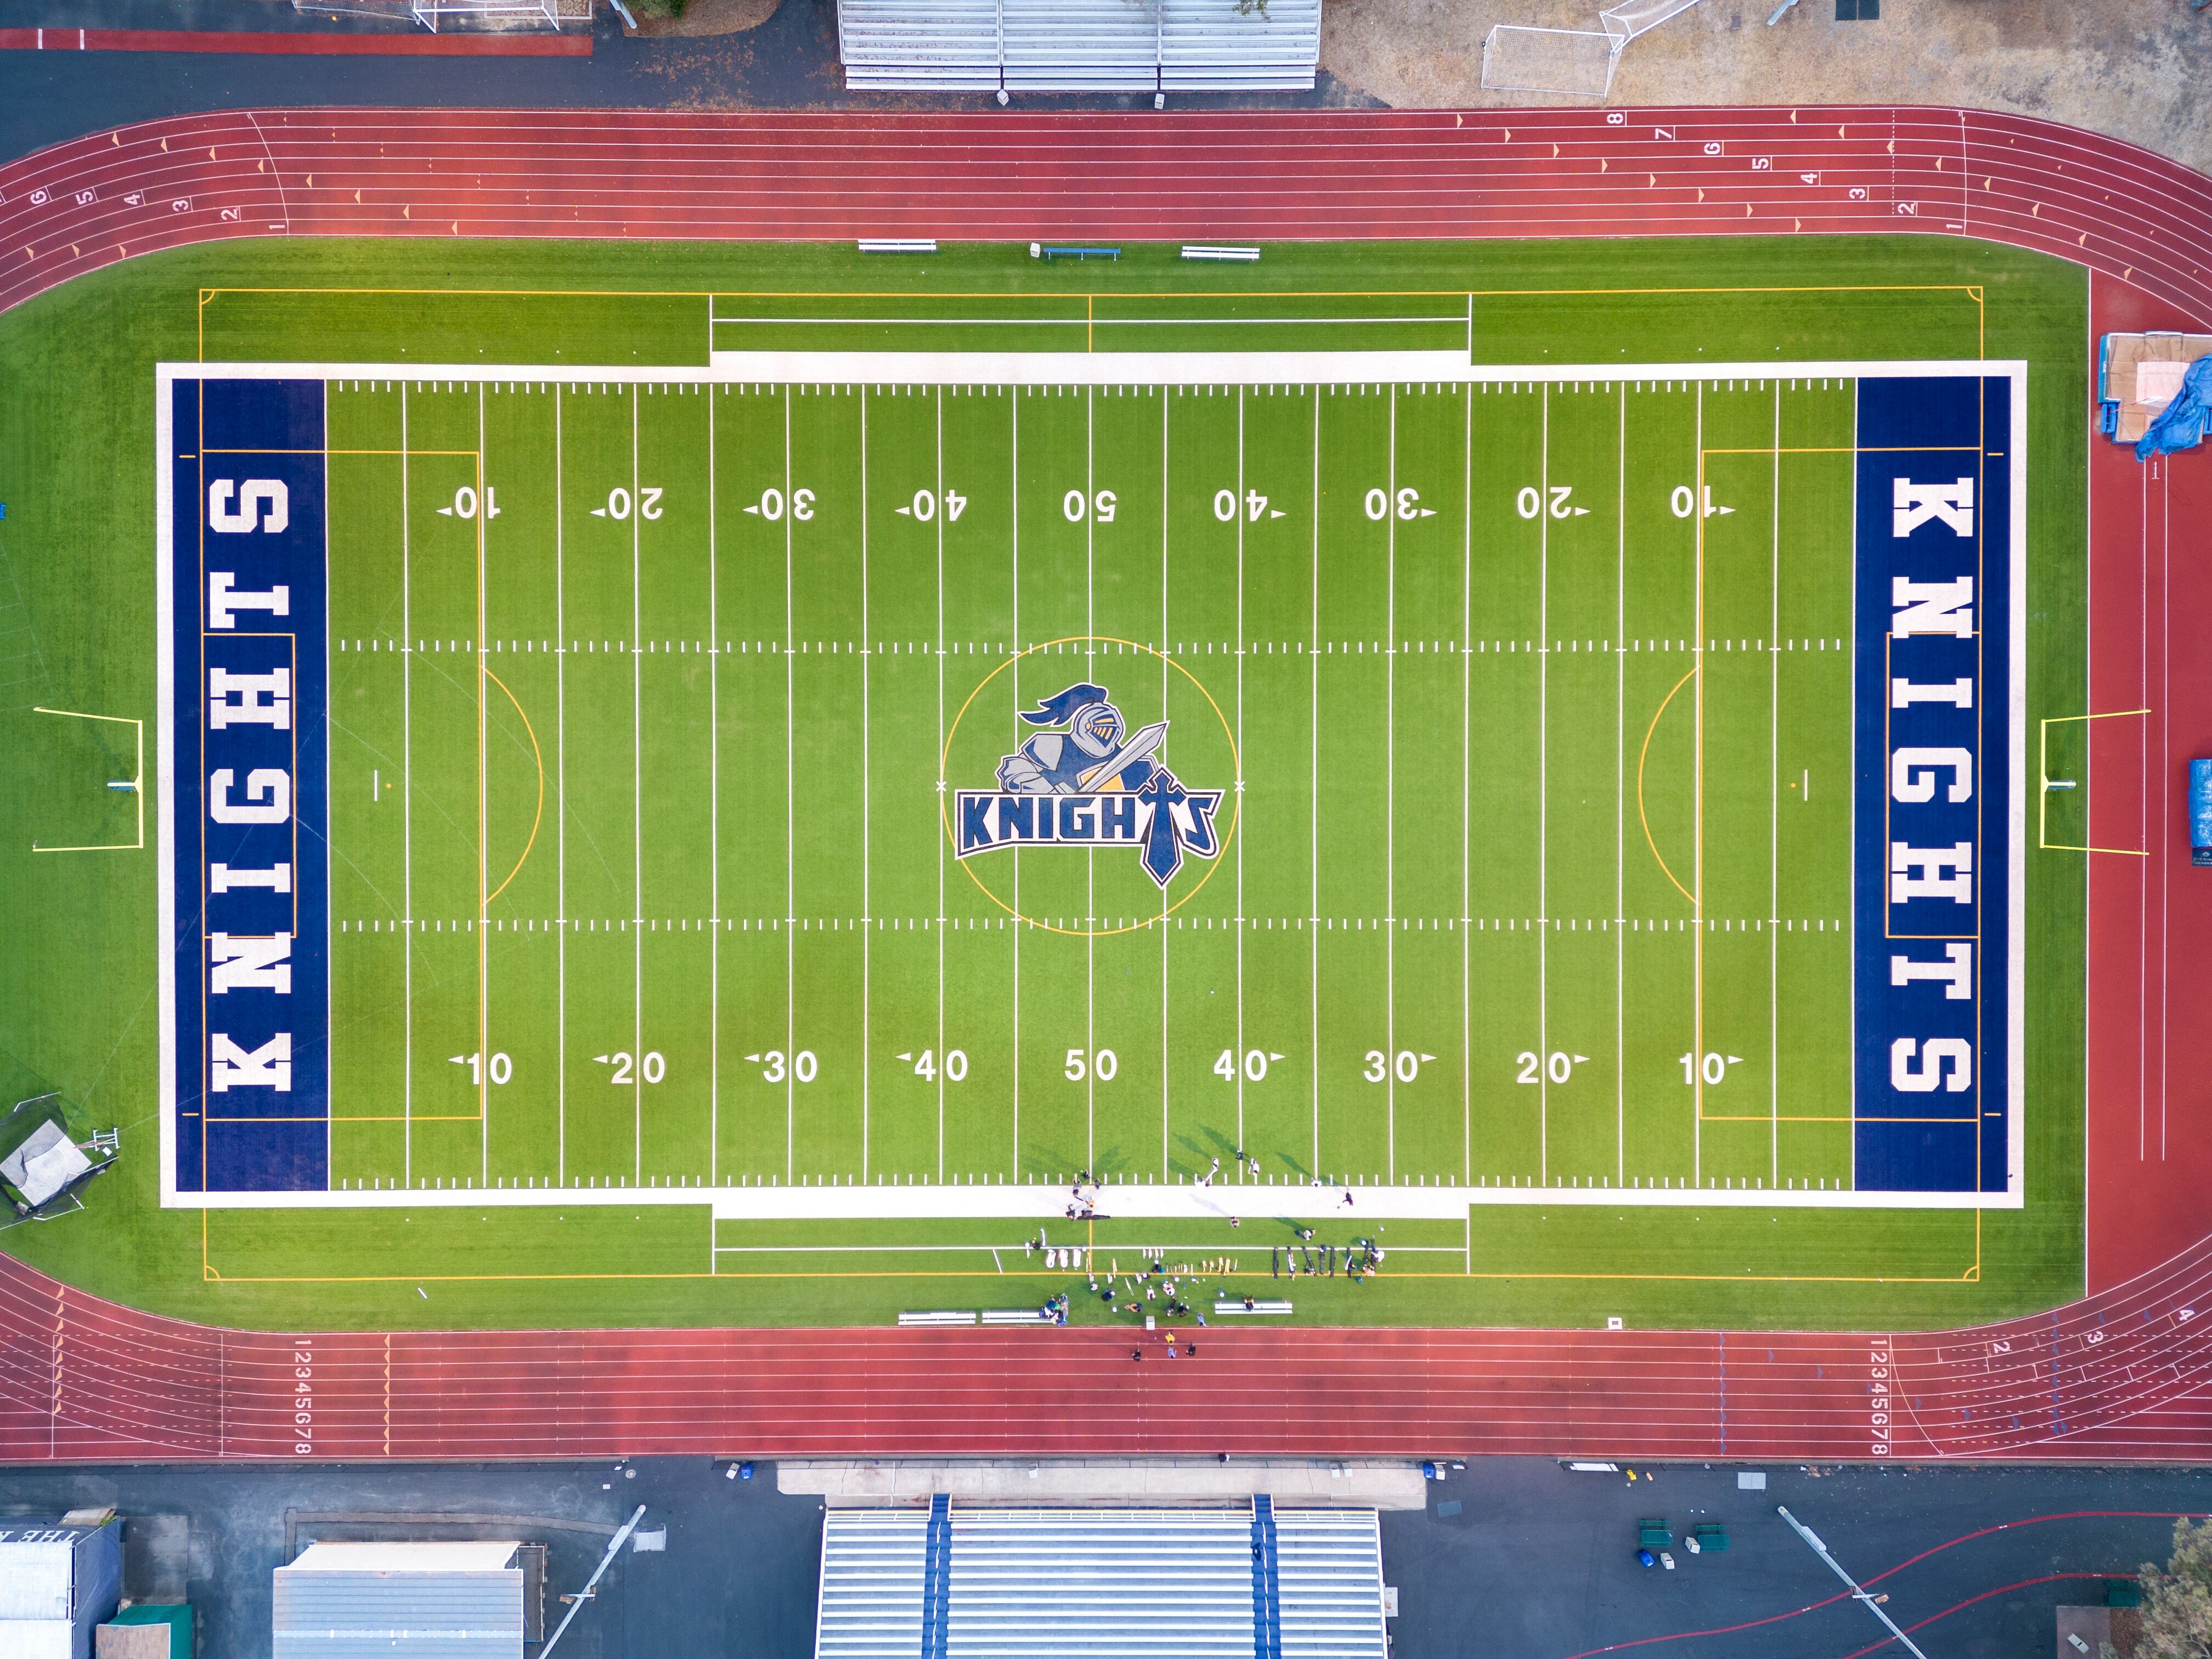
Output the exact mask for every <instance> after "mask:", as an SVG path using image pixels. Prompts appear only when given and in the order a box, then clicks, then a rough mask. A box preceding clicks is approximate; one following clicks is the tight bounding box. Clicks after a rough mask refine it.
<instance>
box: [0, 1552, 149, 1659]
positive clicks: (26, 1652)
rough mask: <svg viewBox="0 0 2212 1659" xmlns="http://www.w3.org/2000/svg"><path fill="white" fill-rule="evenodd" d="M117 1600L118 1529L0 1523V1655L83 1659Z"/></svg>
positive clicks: (120, 1581) (24, 1658)
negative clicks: (95, 1631)
mask: <svg viewBox="0 0 2212 1659" xmlns="http://www.w3.org/2000/svg"><path fill="white" fill-rule="evenodd" d="M122 1600H123V1528H122V1527H121V1526H120V1525H119V1524H118V1522H114V1521H112V1520H110V1521H107V1522H102V1523H100V1524H98V1525H94V1526H72V1525H70V1524H69V1523H68V1522H63V1521H20V1520H17V1521H7V1522H0V1654H5V1655H7V1656H8V1659H91V1654H92V1647H93V1634H92V1633H93V1631H94V1629H95V1628H96V1627H97V1626H99V1625H100V1622H101V1621H102V1620H106V1619H109V1618H112V1617H113V1615H114V1613H115V1609H116V1608H117V1607H119V1606H120V1605H121V1604H122Z"/></svg>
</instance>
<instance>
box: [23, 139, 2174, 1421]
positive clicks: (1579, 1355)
mask: <svg viewBox="0 0 2212 1659" xmlns="http://www.w3.org/2000/svg"><path fill="white" fill-rule="evenodd" d="M1896 231H1922V232H1930V233H1937V234H1942V233H1951V234H1967V235H1972V236H1976V237H1980V238H1983V239H1985V240H1992V241H1998V242H2005V243H2009V244H2012V245H2014V246H2021V247H2026V248H2031V249H2033V250H2036V251H2039V252H2047V253H2052V254H2057V255H2059V256H2061V257H2063V258H2069V259H2072V260H2075V261H2077V262H2078V263H2081V264H2085V265H2087V266H2088V267H2089V268H2090V269H2091V270H2093V271H2095V272H2097V273H2099V276H2100V280H2099V281H2098V282H2097V283H2096V285H2095V289H2094V293H2093V307H2094V311H2095V315H2096V320H2097V323H2098V325H2099V326H2100V327H2104V326H2123V327H2128V326H2141V325H2145V324H2155V325H2159V326H2164V327H2175V326H2183V325H2197V326H2202V325H2204V323H2205V322H2206V320H2207V319H2212V181H2208V180H2207V179H2205V178H2204V177H2203V176H2202V175H2200V174H2197V173H2191V172H2190V171H2189V170H2187V169H2186V168H2184V167H2179V166H2178V165H2176V164H2174V163H2172V162H2170V161H2165V160H2163V159H2161V158H2160V157H2157V156H2154V155H2150V154H2148V153H2147V152H2145V151H2142V150H2140V149H2134V148H2132V147H2130V146H2128V145H2125V144H2122V143H2116V142H2114V141H2112V140H2110V139H2106V138H2100V137H2093V136H2092V135H2089V134H2087V133H2082V132H2079V131H2074V130H2072V129H2069V128H2065V127H2060V126H2057V125H2051V124H2050V123H2046V122H2039V121H2033V120H2028V119H2024V118H2018V117H2011V116H1993V115H1984V114H1978V113H1973V112H1960V111H1948V110H1931V109H1889V108H1866V109H1841V110H1838V109H1818V110H1798V111H1795V112H1791V111H1786V110H1781V111H1776V110H1767V111H1759V110H1726V111H1715V110H1680V111H1635V112H1602V111H1587V110H1576V111H1518V112H1511V113H1510V114H1498V113H1491V112H1485V113H1481V114H1479V115H1455V114H1452V113H1449V112H1443V113H1412V114H1407V113H1396V112H1383V113H1370V112H1331V113H1322V114H1299V115H1273V114H1267V115H1228V114H1214V115H1187V116H1186V115H1159V114H1153V115H1143V116H1118V115H1105V116H1051V117H1047V116H1025V115H1007V114H987V115H976V116H959V115H954V116H933V115H865V116H862V115H850V116H824V117H806V116H792V115H734V116H680V115H667V114H659V113H640V112H599V113H575V112H559V113H550V112H548V113H538V112H520V113H508V112H497V113H494V112H450V111H406V112H398V111H375V110H353V111H343V112H304V111H281V112H240V113H235V114H220V115H207V116H193V117H182V118H175V119H172V120H166V121H159V122H151V123H148V124H146V125H142V126H137V127H133V128H131V129H128V130H126V131H118V132H114V133H102V134H98V135H95V136H94V137H88V138H85V139H81V140H77V141H76V142H74V143H69V144H64V145H59V146H57V147H55V148H54V149H49V150H46V151H43V152H41V153H40V154H39V155H33V156H30V157H27V158H26V159H25V160H23V161H19V162H16V163H14V164H12V165H10V166H9V167H5V168H0V308H5V307H9V306H13V305H15V304H19V303H21V301H25V300H27V299H29V298H31V297H32V296H33V295H36V294H38V293H40V292H41V291H43V290H44V289H47V288H51V287H52V286H53V285H55V284H56V283H61V282H64V281H66V280H68V279H69V278H70V277H71V276H77V275H80V274H82V272H85V271H88V270H96V269H98V268H99V267H100V266H102V265H105V264H111V263H112V262H113V261H115V260H117V259H120V258H125V257H128V256H130V255H133V254H139V253H145V252H153V251H155V250H157V249H161V248H167V247H175V246H183V245H186V244H190V243H195V242H201V241H206V240H214V239H217V238H222V237H228V236H265V235H270V234H291V235H301V234H318V235H416V236H428V235H440V236H443V235H468V236H588V237H677V238H702V239H731V238H779V237H780V238H800V237H804V238H843V237H850V236H855V235H877V236H895V235H908V236H937V237H940V238H945V239H959V238H974V239H986V238H987V239H992V240H1014V239H1025V238H1029V237H1033V236H1051V237H1089V238H1100V239H1111V238H1131V239H1138V238H1155V237H1156V238H1168V239H1171V238H1178V237H1189V238H1202V239H1209V240H1212V239H1220V238H1225V237H1241V238H1249V239H1254V240H1290V239H1298V238H1346V237H1383V236H1406V237H1484V236H1516V237H1521V236H1568V235H1595V236H1626V235H1653V234H1675V235H1679V234H1820V233H1838V232H1855V233H1875V232H1896ZM2105 278H2111V279H2113V280H2112V281H2110V282H2107V281H2105V280H2103V279H2105ZM2091 476H2092V513H2093V552H2094V561H2093V563H2094V569H2093V577H2092V586H2093V602H2092V617H2091V659H2092V667H2091V672H2092V681H2093V684H2092V699H2091V702H2092V706H2093V707H2094V708H2137V707H2142V706H2143V704H2144V703H2151V704H2153V705H2154V707H2156V708H2159V709H2160V710H2161V711H2162V712H2161V713H2160V714H2159V716H2158V717H2157V718H2156V719H2155V720H2152V721H2148V722H2106V726H2107V727H2109V728H2111V730H2110V731H2109V732H2100V739H2099V740H2100V750H2099V753H2098V763H2099V770H2098V772H2097V774H2096V777H2097V782H2096V785H2095V787H2094V789H2093V811H2094V812H2095V813H2096V815H2097V817H2098V821H2099V823H2098V828H2099V838H2100V840H2106V841H2108V842H2111V844H2116V845H2147V846H2150V847H2152V848H2155V849H2156V853H2157V856H2155V857H2154V858H2152V859H2148V860H2132V859H2130V860H2093V861H2092V868H2091V876H2090V881H2091V886H2090V904H2091V945H2090V950H2091V973H2092V995H2091V1000H2090V1013H2089V1018H2090V1030H2089V1053H2090V1063H2091V1066H2092V1069H2093V1083H2092V1085H2091V1091H2090V1100H2089V1109H2090V1151H2089V1158H2090V1166H2089V1167H2090V1179H2091V1183H2092V1201H2091V1216H2092V1219H2091V1237H2090V1272H2091V1279H2090V1283H2091V1285H2092V1287H2093V1289H2092V1294H2091V1295H2090V1297H2088V1299H2087V1300H2086V1301H2083V1302H2081V1303H2078V1304H2074V1305H2073V1306H2071V1307H2068V1308H2064V1309H2061V1310H2057V1311H2056V1312H2053V1313H2050V1314H2045V1315H2041V1316H2037V1317H2034V1318H2032V1319H2026V1320H2018V1321H2014V1322H2010V1323H2008V1324H2004V1325H2000V1326H1994V1327H1990V1328H1984V1329H1980V1330H1973V1331H1962V1332H1950V1333H1939V1334H1917V1335H1899V1336H1894V1337H1885V1336H1873V1335H1859V1336H1838V1335H1819V1334H1803V1333H1787V1334H1774V1335H1764V1334H1741V1333H1736V1334H1726V1333H1676V1334H1664V1333H1650V1334H1645V1333H1594V1332H1547V1331H1502V1330H1501V1331H1360V1332H1351V1331H1332V1330H1285V1331H1234V1332H1219V1333H1209V1334H1208V1335H1207V1337H1206V1341H1205V1344H1204V1347H1205V1353H1204V1357H1203V1358H1200V1359H1195V1360H1194V1359H1183V1360H1178V1361H1175V1362H1172V1363H1170V1362H1169V1361H1167V1360H1166V1359H1165V1358H1164V1355H1162V1354H1160V1353H1158V1352H1155V1354H1154V1355H1153V1357H1152V1358H1151V1359H1150V1360H1148V1361H1147V1362H1146V1363H1145V1364H1142V1365H1133V1364H1130V1363H1129V1360H1128V1358H1127V1337H1126V1335H1124V1334H1121V1333H1119V1332H1112V1331H1085V1330H1066V1331H1001V1330H976V1331H963V1332H935V1331H896V1330H882V1329H871V1330H836V1331H758V1332H755V1331H665V1332H577V1333H554V1332H522V1333H506V1334H483V1333H471V1334H422V1335H404V1334H394V1335H390V1336H384V1335H338V1336H331V1335H324V1336H315V1337H311V1338H302V1339H300V1340H291V1339H288V1338H283V1337H276V1336H267V1335H258V1334H241V1333H236V1332H225V1331H217V1330H211V1329H208V1328H203V1327H197V1326H191V1325H186V1324H181V1323H179V1322H173V1321H168V1320H163V1319H157V1318H154V1317H152V1316H147V1315H143V1314H138V1313H135V1312H132V1311H131V1310H126V1309H123V1308H120V1307H118V1306H116V1305H115V1304H111V1303H106V1302H103V1301H101V1300H100V1299H98V1298H96V1297H88V1296H85V1295H82V1294H81V1293H79V1292H77V1291H70V1290H66V1289H64V1288H63V1287H62V1286H60V1285H57V1284H55V1283H54V1282H53V1281H52V1280H51V1279H46V1278H45V1277H44V1276H42V1275H40V1274H38V1273H33V1272H32V1271H31V1270H29V1269H28V1268H26V1267H22V1266H21V1264H19V1263H16V1262H15V1261H12V1260H10V1259H9V1258H6V1257H4V1256H0V1458H4V1459H15V1460H40V1459H95V1458H129V1457H146V1456H154V1457H169V1458H203V1457H272V1458H296V1457H301V1456H313V1457H355V1458H365V1457H385V1456H390V1457H430V1456H469V1457H485V1456H510V1457H524V1456H561V1455H585V1454H592V1455H599V1454H641V1453H647V1452H683V1451H689V1452H706V1453H712V1452H722V1451H746V1452H757V1453H760V1454H763V1455H778V1454H785V1455H788V1454H798V1453H816V1454H835V1453H854V1454H869V1455H876V1454H884V1453H890V1452H947V1453H950V1452H973V1453H983V1452H1044V1451H1058V1452H1097V1451H1105V1450H1112V1451H1133V1450H1157V1451H1192V1452H1206V1451H1214V1450H1221V1449H1228V1450H1243V1451H1255V1452H1256V1451H1261V1450H1275V1451H1288V1452H1311V1453H1322V1452H1336V1453H1358V1452H1366V1453H1389V1452H1397V1453H1415V1452H1424V1451H1431V1452H1432V1451H1440V1450H1448V1451H1453V1452H1542V1453H1574V1452H1579V1453H1588V1454H1598V1453H1603V1454H1610V1455H1627V1456H1636V1457H1664V1456H1679V1457H1719V1456H1727V1457H1732V1458H1743V1459H1782V1458H1798V1459H1802V1458H1846V1457H1869V1456H1893V1457H1905V1458H1930V1457H1942V1458H1952V1457H1984V1458H1986V1457H2022V1458H2039V1459H2042V1458H2070V1459H2084V1460H2096V1461H2108V1460H2113V1459H2119V1458H2153V1459H2160V1460H2193V1459H2199V1458H2208V1457H2212V1365H2208V1363H2207V1362H2208V1358H2212V1356H2208V1353H2207V1352H2206V1345H2205V1339H2204V1338H2203V1336H2200V1335H2199V1332H2200V1330H2203V1329H2204V1328H2206V1327H2207V1325H2208V1323H2212V1318H2200V1317H2199V1316H2198V1315H2199V1311H2200V1306H2201V1309H2202V1311H2203V1313H2204V1314H2205V1315H2206V1316H2212V1239H2200V1238H2199V1237H2198V1236H2199V1235H2201V1234H2203V1233H2204V1232H2205V1231H2207V1229H2208V1217H2207V1215H2206V1212H2205V1210H2206V1206H2205V1200H2204V1198H2203V1194H2204V1193H2205V1191H2206V1185H2205V1182H2204V1180H2203V1176H2204V1174H2205V1162H2206V1158H2205V1155H2204V1154H2202V1153H2200V1152H2198V1150H2197V1146H2196V1143H2195V1139H2194V1138H2193V1137H2194V1133H2195V1130H2196V1127H2197V1126H2196V1123H2195V1121H2194V1119H2193V1115H2192V1114H2191V1111H2190V1110H2189V1108H2190V1107H2191V1105H2192V1104H2193V1103H2194V1102H2196V1101H2197V1099H2199V1098H2201V1097H2202V1092H2203V1091H2202V1086H2201V1085H2200V1084H2199V1083H2198V1079H2200V1078H2201V1077H2202V1076H2203V1073H2205V1070H2206V1066H2205V1065H2204V1061H2205V1060H2206V1057H2207V1045H2206V1042H2205V1040H2204V1036H2203V1030H2204V1029H2205V1022H2204V1021H2203V1018H2202V1016H2203V1002H2204V994H2205V992H2206V990H2207V989H2208V988H2212V970H2208V969H2207V967H2206V965H2205V963H2204V962H2203V957H2202V951H2201V948H2200V951H2199V952H2198V954H2197V956H2196V957H2191V956H2190V955H2189V953H2187V952H2183V953H2181V955H2180V957H2179V958H2177V957H2176V956H2175V954H2174V953H2173V952H2172V951H2169V950H2168V949H2167V947H2166V940H2167V939H2168V938H2169V937H2170V936H2174V937H2179V938H2181V939H2188V940H2192V941H2195V940H2202V939H2204V938H2205V937H2207V929H2206V927H2205V926H2204V925H2203V924H2204V923H2206V922H2207V921H2212V915H2207V914H2206V912H2207V909H2208V906H2212V884H2207V886H2205V887H2204V888H2203V889H2202V890H2199V889H2197V888H2195V887H2190V886H2186V885H2185V884H2182V883H2180V882H2178V881H2176V880H2174V879H2173V878H2174V876H2175V872H2177V870H2178V869H2179V866H2181V865H2182V864H2184V863H2185V858H2186V855H2185V852H2184V851H2183V850H2182V849H2183V848H2185V845H2186V841H2185V837H2182V836H2180V834H2179V832H2180V830H2181V829H2182V828H2183V826H2182V825H2181V823H2180V821H2179V799H2178V796H2177V794H2176V793H2175V791H2174V790H2173V787H2172V786H2173V783H2174V772H2173V763H2174V761H2175V759H2176V757H2179V756H2182V755H2185V753H2186V752H2187V751H2188V750H2189V749H2190V748H2191V746H2192V745H2197V746H2200V747H2201V746H2202V745H2203V744H2205V743H2212V692H2208V690H2207V689H2206V688H2205V686H2204V685H2203V683H2202V680H2203V677H2202V675H2201V673H2199V672H2197V671H2196V665H2195V659H2193V658H2192V659H2190V660H2189V661H2188V662H2187V663H2185V665H2184V666H2185V672H2184V673H2183V674H2182V675H2181V676H2180V677H2179V679H2177V678H2175V677H2174V676H2173V675H2172V671H2171V667H2170V660H2169V657H2168V654H2167V652H2166V641H2167V639H2168V637H2169V636H2168V630H2167V624H2166V617H2167V616H2168V615H2169V614H2171V613H2179V614H2180V615H2182V616H2184V617H2200V616H2203V614H2205V611H2204V601H2205V600H2206V599H2208V598H2212V592H2206V591H2204V590H2205V589H2206V588H2207V587H2208V586H2212V570H2208V569H2207V568H2206V562H2205V561H2203V560H2202V559H2197V560H2194V561H2191V560H2187V559H2181V558H2175V557H2172V554H2173V553H2174V552H2175V551H2176V550H2175V549H2174V548H2173V546H2172V541H2173V539H2174V536H2175V535H2176V534H2181V535H2193V536H2194V537H2195V538H2197V540H2199V541H2201V538H2202V536H2203V530H2202V526H2203V525H2204V524H2205V523H2206V522H2207V521H2208V518H2212V514H2208V512H2207V507H2208V505H2212V501H2208V497H2212V479H2208V478H2207V477H2206V469H2205V467H2204V466H2203V465H2201V458H2197V457H2191V458H2185V459H2184V460H2183V461H2182V462H2181V463H2180V464H2179V465H2178V466H2174V467H2172V468H2167V467H2163V466H2162V467H2161V468H2160V469H2159V470H2157V471H2155V472H2152V471H2145V470H2142V469H2137V468H2136V466H2135V464H2134V463H2133V461H2132V460H2128V459H2123V453H2122V452H2119V451H2118V450H2116V449H2114V448H2113V447H2111V446H2109V445H2106V444H2104V443H2103V442H2102V441H2101V440H2100V441H2093V443H2092V463H2091ZM2168 526H2172V527H2173V530H2172V532H2171V533H2170V532H2169V529H2168ZM2122 726H2127V727H2129V728H2130V730H2128V731H2126V732H2123V731H2122V730H2121V729H2120V728H2121V727H2122ZM2130 744H2132V750H2131V751H2130ZM2130 767H2131V768H2132V770H2130ZM2130 813H2132V814H2133V815H2134V816H2133V817H2129V816H2128V815H2129V814H2130ZM2130 835H2132V836H2134V837H2135V839H2128V838H2127V837H2129V836H2130ZM2145 836H2148V840H2144V839H2142V838H2143V837H2145ZM2192 923H2194V924H2197V925H2196V926H2194V927H2192V926H2191V924H2192ZM2169 1036H2172V1039H2173V1042H2174V1047H2173V1049H2172V1053H2171V1054H2169V1053H2168V1052H2167V1048H2166V1044H2167V1042H2168V1038H2169ZM2169 1258H2170V1259H2169ZM1317 1402H1318V1403H1317Z"/></svg>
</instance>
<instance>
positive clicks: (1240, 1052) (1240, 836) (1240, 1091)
mask: <svg viewBox="0 0 2212 1659" xmlns="http://www.w3.org/2000/svg"><path fill="white" fill-rule="evenodd" d="M1167 511H1168V506H1167V492H1166V491H1165V490H1162V491H1161V492H1160V517H1161V519H1162V520H1163V521H1164V520H1166V518H1167ZM1244 516H1245V513H1244V388H1243V386H1238V387H1237V758H1238V760H1239V762H1240V763H1241V762H1242V760H1243V754H1244ZM1162 712H1163V713H1165V712H1166V711H1165V710H1162ZM1238 771H1239V772H1240V773H1241V772H1242V771H1243V767H1242V765H1241V764H1240V765H1239V767H1238ZM1236 788H1237V799H1236V803H1235V811H1236V823H1237V1054H1236V1059H1235V1060H1234V1061H1233V1062H1232V1063H1231V1066H1230V1070H1231V1072H1232V1073H1235V1075H1236V1079H1237V1145H1238V1146H1243V1144H1244V829H1245V825H1244V823H1243V817H1244V780H1243V777H1241V776H1240V777H1238V778H1237V783H1236Z"/></svg>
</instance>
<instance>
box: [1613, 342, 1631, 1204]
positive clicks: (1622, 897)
mask: <svg viewBox="0 0 2212 1659" xmlns="http://www.w3.org/2000/svg"><path fill="white" fill-rule="evenodd" d="M1613 469H1614V470H1613V518H1614V550H1613V1182H1614V1183H1615V1184H1616V1185H1618V1186H1622V1187H1626V1185H1627V1184H1628V1014H1627V982H1628V974H1627V953H1628V386H1627V385H1626V383H1625V382H1624V383H1623V384H1622V386H1621V387H1620V436H1619V439H1618V440H1617V441H1616V442H1615V444H1614V447H1613Z"/></svg>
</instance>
